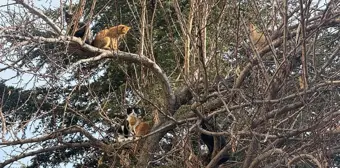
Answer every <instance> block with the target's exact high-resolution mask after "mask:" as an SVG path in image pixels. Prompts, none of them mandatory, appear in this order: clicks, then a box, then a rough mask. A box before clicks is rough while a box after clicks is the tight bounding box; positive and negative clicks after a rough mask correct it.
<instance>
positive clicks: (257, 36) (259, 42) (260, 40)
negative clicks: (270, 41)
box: [249, 23, 267, 49]
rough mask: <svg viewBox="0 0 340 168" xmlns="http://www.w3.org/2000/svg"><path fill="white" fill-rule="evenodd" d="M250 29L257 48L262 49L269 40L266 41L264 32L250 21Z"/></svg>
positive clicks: (251, 37)
mask: <svg viewBox="0 0 340 168" xmlns="http://www.w3.org/2000/svg"><path fill="white" fill-rule="evenodd" d="M249 30H250V39H251V41H253V43H254V45H255V47H256V48H257V49H260V48H262V47H264V46H265V45H266V44H267V41H266V38H265V37H264V34H263V32H261V31H260V30H259V29H258V28H257V27H256V26H255V25H253V24H252V23H250V24H249Z"/></svg>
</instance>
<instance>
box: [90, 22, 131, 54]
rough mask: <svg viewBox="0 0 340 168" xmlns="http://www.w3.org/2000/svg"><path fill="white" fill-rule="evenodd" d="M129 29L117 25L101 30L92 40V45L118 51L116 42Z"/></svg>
mask: <svg viewBox="0 0 340 168" xmlns="http://www.w3.org/2000/svg"><path fill="white" fill-rule="evenodd" d="M129 30H130V27H128V26H125V25H118V26H114V27H110V28H108V29H104V30H101V31H100V32H98V34H97V35H96V38H95V39H94V40H93V42H92V45H93V46H95V47H98V48H102V49H107V50H118V40H119V39H120V38H121V37H123V36H124V35H125V34H126V33H127V32H128V31H129Z"/></svg>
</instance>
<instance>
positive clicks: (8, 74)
mask: <svg viewBox="0 0 340 168" xmlns="http://www.w3.org/2000/svg"><path fill="white" fill-rule="evenodd" d="M25 1H26V2H27V0H25ZM30 2H33V6H35V7H37V8H40V9H47V8H56V7H58V6H60V1H57V0H30ZM73 2H75V1H73ZM11 3H14V1H12V0H0V10H1V11H3V10H6V9H7V7H3V5H6V4H11ZM30 4H31V3H30ZM4 67H6V66H5V65H4V64H2V63H0V69H1V68H4ZM13 76H16V72H15V71H13V70H9V69H7V70H5V71H2V72H0V80H3V79H10V78H12V77H13ZM32 78H33V75H31V74H23V75H21V76H19V77H16V78H13V79H11V80H9V81H7V82H6V85H10V86H14V87H21V88H24V89H30V88H32V87H34V86H41V85H43V84H44V83H43V82H41V81H40V82H36V81H35V80H32ZM32 124H34V123H32ZM26 136H27V138H30V137H33V136H34V135H33V134H32V133H30V130H29V129H28V131H26ZM17 147H18V146H17ZM36 149H37V148H34V150H36ZM19 152H20V148H15V147H6V148H0V162H1V161H2V160H3V159H6V158H7V159H8V154H11V155H15V154H18V153H19ZM29 162H30V158H29V157H27V158H25V159H21V160H19V162H16V163H15V164H13V165H11V166H7V167H20V166H22V165H27V164H29ZM60 167H66V168H69V167H72V164H67V165H60Z"/></svg>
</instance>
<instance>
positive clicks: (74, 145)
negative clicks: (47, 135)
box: [0, 142, 92, 168]
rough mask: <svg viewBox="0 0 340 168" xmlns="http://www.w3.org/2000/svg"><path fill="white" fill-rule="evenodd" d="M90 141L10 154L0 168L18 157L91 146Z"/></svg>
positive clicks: (0, 164)
mask: <svg viewBox="0 0 340 168" xmlns="http://www.w3.org/2000/svg"><path fill="white" fill-rule="evenodd" d="M91 145H92V143H89V142H87V143H74V144H67V145H60V146H53V147H50V148H44V149H39V150H36V151H32V152H27V153H22V154H20V155H17V156H12V157H11V159H8V160H5V161H3V162H2V163H0V168H3V167H5V166H6V165H8V164H10V163H13V162H15V161H17V160H19V159H22V158H25V157H28V156H34V155H37V154H40V153H45V152H51V151H55V150H62V149H67V148H80V147H91Z"/></svg>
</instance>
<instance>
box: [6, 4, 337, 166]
mask: <svg viewBox="0 0 340 168" xmlns="http://www.w3.org/2000/svg"><path fill="white" fill-rule="evenodd" d="M16 2H17V3H19V4H22V6H23V7H25V8H26V9H27V10H28V11H30V13H32V14H35V15H37V16H38V17H39V18H41V19H42V20H44V21H45V22H46V23H47V25H49V26H50V28H51V31H53V32H54V33H53V34H52V35H51V36H48V37H46V36H39V35H25V34H23V35H22V34H14V33H13V30H11V29H8V30H6V31H3V33H2V34H1V35H0V37H1V38H4V39H8V40H9V41H15V42H17V43H16V44H17V45H19V46H20V45H22V46H24V47H25V46H27V45H28V43H34V44H36V45H38V46H39V45H40V44H51V45H54V44H55V45H57V44H59V45H62V46H63V47H65V46H67V45H70V46H71V45H75V46H77V47H78V49H80V50H81V51H83V52H84V53H86V55H87V57H85V58H81V59H75V60H72V61H71V62H70V63H69V64H68V65H67V66H61V67H62V68H64V69H62V70H59V71H58V72H59V73H53V72H50V74H46V75H49V76H51V78H53V82H54V81H57V82H58V79H62V78H63V77H64V75H65V74H67V73H73V72H74V71H75V70H76V69H77V68H78V67H81V66H87V65H89V64H91V63H98V62H106V61H107V60H109V61H110V62H114V63H116V64H118V63H119V65H120V66H122V65H125V64H126V65H130V64H131V63H134V64H136V65H141V66H143V67H146V68H148V69H150V70H151V71H152V72H153V74H154V75H155V76H156V78H157V80H158V81H159V82H160V83H161V84H162V91H163V93H164V95H165V96H164V100H163V101H161V102H162V103H163V104H161V105H159V104H156V103H154V100H152V99H150V98H149V97H151V96H148V95H147V92H145V91H144V90H138V93H139V96H140V97H141V99H142V100H143V101H145V102H148V103H145V104H149V105H150V104H151V106H159V107H157V108H156V109H157V110H158V111H159V113H160V122H159V124H158V125H157V124H156V125H155V126H154V127H153V129H152V131H151V132H150V133H149V134H148V135H145V136H143V137H142V138H146V142H145V143H144V147H143V149H144V150H142V151H141V153H139V154H138V155H137V156H139V157H137V161H136V162H137V163H136V165H137V167H146V166H148V164H152V166H156V165H157V162H161V163H162V164H164V165H167V166H169V165H171V164H174V163H183V165H184V164H185V165H186V166H187V167H189V165H191V166H193V164H192V163H193V162H194V161H193V159H195V158H196V159H197V158H201V159H197V160H198V161H197V162H200V161H202V163H197V165H204V166H207V167H215V166H217V164H219V163H218V161H219V160H220V158H222V157H223V156H225V155H227V156H228V157H229V160H228V161H227V162H226V163H224V164H225V165H224V166H225V167H232V166H235V167H244V168H247V167H264V165H268V166H271V167H277V166H279V165H286V166H288V167H289V166H294V165H304V163H305V165H306V164H311V165H315V166H318V167H327V166H331V165H336V164H338V163H334V162H335V161H334V159H333V160H332V159H330V158H333V157H336V154H339V153H338V152H337V150H338V146H337V145H336V144H338V140H337V137H338V136H339V132H338V131H337V129H338V127H339V123H338V121H339V110H340V108H339V106H338V103H336V102H338V101H339V97H338V87H339V84H340V83H339V79H338V78H337V76H338V74H339V70H338V68H337V67H339V65H338V64H339V63H338V60H337V58H336V55H338V52H339V45H338V43H337V39H338V38H339V37H338V36H337V33H334V32H333V31H336V30H333V29H334V28H335V27H336V26H338V25H339V24H340V19H338V18H339V9H338V5H339V4H338V2H337V1H330V2H328V3H327V4H326V5H327V6H326V7H325V8H321V7H319V9H318V10H315V8H316V7H314V6H313V5H314V4H311V3H307V2H311V1H307V2H305V1H299V2H298V1H296V2H292V1H285V4H284V5H282V4H281V1H274V0H273V1H271V4H270V7H268V9H267V8H262V7H261V6H263V3H264V2H262V1H250V2H249V4H247V3H241V2H239V1H237V2H236V1H211V2H210V1H209V3H206V2H204V1H199V0H190V1H189V3H188V6H185V5H183V4H185V3H183V4H182V1H174V2H173V3H171V4H170V6H167V5H169V4H167V3H165V2H163V1H157V2H155V4H153V7H155V8H156V10H155V11H153V12H159V11H162V10H164V11H167V12H168V11H171V9H173V11H174V12H175V13H171V12H170V14H169V13H166V14H167V15H163V16H164V17H165V18H166V20H165V21H164V22H162V21H163V20H162V21H160V20H161V19H160V20H157V21H158V22H162V24H165V23H172V24H171V25H168V27H169V29H171V30H172V31H174V30H175V31H176V32H175V33H174V34H171V33H169V32H167V33H168V34H167V35H168V36H167V39H166V40H169V41H170V40H171V39H172V38H174V40H173V41H170V42H169V43H167V44H166V45H163V46H162V47H163V48H162V50H161V51H162V52H158V53H157V52H156V47H158V46H157V45H160V44H159V42H160V41H162V40H164V39H157V36H158V34H157V33H156V32H162V33H163V31H164V29H167V28H164V27H166V26H163V27H162V28H164V29H158V27H161V26H160V25H159V23H158V22H157V21H155V22H154V23H150V22H151V21H150V20H149V19H150V18H149V16H148V12H150V11H148V8H147V7H146V6H145V5H147V4H145V3H146V1H143V4H139V5H141V6H139V7H141V14H140V15H139V14H138V15H133V16H135V17H136V16H142V18H141V19H140V20H141V22H142V23H141V26H140V27H141V30H140V32H142V33H141V41H140V43H139V44H138V45H137V46H140V47H139V54H134V53H130V52H123V51H117V52H112V51H110V50H101V49H98V48H95V47H93V46H91V45H88V44H83V42H82V41H81V39H79V38H74V37H69V36H62V35H60V34H61V32H62V31H61V30H60V28H59V27H58V26H57V24H55V23H53V20H51V19H50V18H48V16H46V15H45V14H44V13H42V12H39V11H38V10H36V9H35V8H33V7H31V6H29V4H28V3H24V1H16ZM294 3H296V4H298V5H299V7H295V6H294ZM231 4H232V5H231ZM128 5H131V4H128ZM282 6H283V7H285V9H284V8H282ZM129 7H130V10H132V11H133V10H136V11H138V10H137V9H139V8H138V6H136V7H132V6H129ZM187 7H189V8H190V9H189V10H188V8H187ZM158 10H159V11H158ZM244 11H246V12H244ZM275 11H278V12H275ZM268 13H271V14H272V15H269V14H268ZM133 14H135V13H133ZM156 15H157V14H156ZM156 15H153V16H152V17H155V18H156V19H157V16H156ZM283 15H284V16H283ZM251 16H255V17H251ZM136 18H138V17H136ZM296 18H299V19H296ZM158 19H159V18H158ZM283 19H285V21H284V20H283ZM136 20H139V19H136ZM249 24H253V25H254V26H255V25H256V27H257V29H256V31H257V33H258V34H260V35H263V37H264V38H263V39H261V40H262V41H261V42H262V44H263V45H262V46H257V45H256V42H254V40H252V41H251V40H250V39H251V38H252V37H251V34H252V33H251V32H249V31H250V30H249V29H248V25H249ZM148 25H154V27H153V28H154V29H155V32H153V33H154V34H153V35H149V34H148V33H149V32H147V31H145V30H146V29H147V28H146V27H148ZM157 26H158V27H157ZM171 26H172V27H171ZM144 29H145V30H144ZM331 29H332V30H331ZM178 30H180V31H178ZM269 30H270V31H269ZM135 36H138V34H137V35H135ZM159 36H162V37H164V34H161V35H159ZM148 37H154V39H147V38H148ZM148 40H150V41H152V42H153V40H154V43H155V44H152V45H153V46H155V48H153V49H154V51H152V53H154V54H155V55H156V57H155V60H153V59H150V58H148V57H147V56H148V55H147V54H148V51H147V49H149V48H150V47H148V46H146V45H148V43H147V41H148ZM137 41H138V40H137ZM171 42H173V44H171ZM167 45H169V46H172V50H173V51H172V52H174V53H175V54H174V55H181V54H183V58H181V59H179V60H177V63H178V64H179V65H178V66H176V68H175V70H173V71H171V73H173V74H175V75H173V74H171V76H170V75H169V74H170V72H169V73H168V72H167V71H166V70H164V69H165V67H163V66H165V65H166V64H164V62H166V61H164V60H162V59H161V57H162V56H163V55H165V54H168V53H165V51H163V50H165V48H166V46H167ZM11 47H13V48H15V49H16V50H15V51H20V47H17V46H14V45H13V46H11ZM18 48H19V49H18ZM169 48H170V47H169ZM7 49H8V50H7V51H8V53H7V54H8V55H7V56H8V57H9V56H10V55H11V54H10V50H9V49H11V48H10V47H8V48H7ZM176 49H177V50H178V51H176ZM44 51H45V52H47V51H48V49H46V50H44ZM56 51H57V50H56ZM167 52H169V53H170V51H167ZM18 53H19V52H18ZM144 54H146V55H144ZM46 55H48V54H46ZM301 55H303V58H301ZM53 56H54V55H53ZM14 58H17V60H14V61H13V60H12V64H8V66H7V68H8V69H17V70H24V68H22V69H20V66H17V65H18V64H19V62H21V61H20V60H21V59H23V58H22V57H19V55H18V57H14ZM47 58H49V59H51V58H52V57H51V56H50V57H47ZM299 60H301V63H299ZM162 61H163V62H162ZM167 61H168V62H171V61H169V60H167ZM197 61H199V62H197ZM46 62H48V61H46ZM51 62H52V61H50V62H49V63H51ZM174 62H175V61H174ZM162 63H163V64H162ZM162 65H163V66H162ZM183 66H184V69H183V72H178V71H182V67H183ZM41 67H42V66H41ZM178 67H180V68H178ZM98 69H99V67H98ZM135 69H137V68H135ZM178 69H181V70H178ZM26 71H27V69H26ZM30 71H32V72H36V71H34V68H32V69H30ZM126 74H128V72H127V73H126ZM137 74H138V73H137ZM174 76H176V77H174ZM299 76H302V77H303V81H304V83H303V86H304V87H301V88H300V87H299V85H298V77H299ZM145 77H146V76H145ZM177 77H178V78H177ZM131 80H133V78H131ZM79 81H81V80H79ZM84 81H86V80H84ZM57 82H56V83H57ZM307 84H308V85H307ZM307 86H308V87H307ZM77 89H78V86H77V87H74V88H72V89H71V90H72V91H71V92H70V94H69V95H67V96H68V97H69V98H71V97H72V93H75V92H76V91H77ZM80 89H81V87H80V84H79V90H80ZM91 93H95V92H91ZM79 97H81V96H79ZM124 98H125V97H124ZM161 98H162V97H161ZM97 99H98V102H100V101H101V99H102V97H97ZM98 104H100V103H98ZM56 106H57V105H56ZM69 108H72V109H75V110H74V111H75V112H74V113H79V114H80V113H81V112H78V111H77V110H76V108H75V107H72V106H71V104H69V105H65V109H66V110H64V111H63V112H64V113H65V115H66V114H67V113H69V112H66V111H67V109H69ZM51 111H53V110H51ZM2 113H5V112H2ZM37 113H38V112H37ZM51 114H52V113H51ZM37 115H38V114H37ZM78 116H82V117H83V118H86V115H78ZM89 116H90V117H92V116H91V115H89ZM90 117H89V118H90ZM2 118H3V117H2ZM111 119H112V120H114V119H113V118H109V117H108V118H107V121H108V122H110V120H111ZM3 120H4V119H2V121H1V122H5V121H3ZM88 120H89V121H88ZM56 121H58V119H56ZM86 121H88V123H91V122H93V121H91V120H90V119H88V118H87V120H86ZM202 122H210V123H214V124H213V125H214V127H211V128H214V129H210V130H208V129H204V128H202V126H201V125H200V124H201V123H202ZM91 124H92V125H91ZM91 124H88V125H91V126H92V127H91V128H86V129H90V130H91V129H93V130H95V131H93V132H91V133H94V132H95V133H99V134H102V133H103V132H105V131H103V130H101V129H100V128H98V127H99V126H96V124H94V123H91ZM57 125H58V124H56V126H57ZM86 129H85V128H84V129H82V128H80V127H75V128H73V127H71V128H64V129H62V130H59V129H54V130H53V132H52V133H51V134H50V135H45V136H44V135H42V136H41V137H40V138H31V139H19V140H15V141H8V142H1V144H0V145H2V146H10V145H19V144H31V143H44V142H48V141H50V140H52V141H53V140H54V141H55V142H60V145H59V146H57V147H55V148H46V149H45V150H36V152H27V153H25V154H24V155H21V156H20V157H17V158H15V157H14V158H10V159H7V160H6V162H4V163H2V164H3V165H1V166H4V165H5V164H10V163H12V162H14V161H16V160H18V159H21V158H23V157H27V156H32V155H35V154H38V153H44V152H50V151H52V150H55V149H66V148H72V147H82V145H81V144H79V143H74V144H72V143H66V141H62V140H61V141H60V139H58V138H60V137H63V138H67V137H68V136H70V135H74V134H77V133H79V134H81V135H84V136H85V137H86V138H87V140H88V141H86V142H85V143H83V146H84V147H90V146H91V147H94V148H96V149H97V150H98V151H105V152H106V153H110V152H113V151H115V150H122V149H123V148H124V147H125V146H128V144H131V143H132V142H135V141H136V140H132V142H131V141H129V142H126V143H123V144H122V147H121V146H119V145H117V144H115V143H114V142H110V143H109V144H106V143H104V142H103V139H100V138H97V137H94V136H93V135H91V133H90V132H87V131H86ZM58 130H59V131H58ZM169 132H171V133H172V135H173V136H174V137H176V138H173V139H171V138H169V139H171V142H172V143H173V146H171V147H170V149H163V148H162V149H160V146H161V145H159V143H160V141H161V139H162V138H163V137H164V135H166V133H169ZM203 134H204V135H208V136H210V137H213V138H212V139H214V140H213V141H214V142H217V140H216V139H217V137H224V138H225V139H226V143H225V144H224V146H223V147H221V146H219V147H217V145H214V149H213V150H212V151H213V153H210V155H209V157H210V158H209V159H202V158H204V157H203V156H201V154H200V153H199V152H196V151H200V150H199V149H200V146H199V144H200V143H202V142H201V140H200V139H199V138H196V137H199V136H197V135H203ZM195 138H196V139H195ZM169 139H168V140H169ZM169 141H170V140H169ZM187 141H189V142H187ZM112 144H113V145H112ZM197 144H198V145H197ZM111 145H112V146H111ZM116 145H117V146H119V147H117V146H116ZM120 145H121V144H120ZM203 145H204V144H203ZM183 146H184V147H183ZM181 147H183V148H181ZM323 149H327V150H323ZM176 151H181V152H180V153H181V158H178V157H177V156H176V155H175V154H174V153H175V152H176ZM162 152H163V153H162ZM158 153H162V154H161V156H160V155H158ZM182 156H183V157H182ZM154 158H156V159H154ZM190 159H191V160H190ZM186 160H188V162H186ZM203 160H204V161H207V163H203V162H204V161H203Z"/></svg>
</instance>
